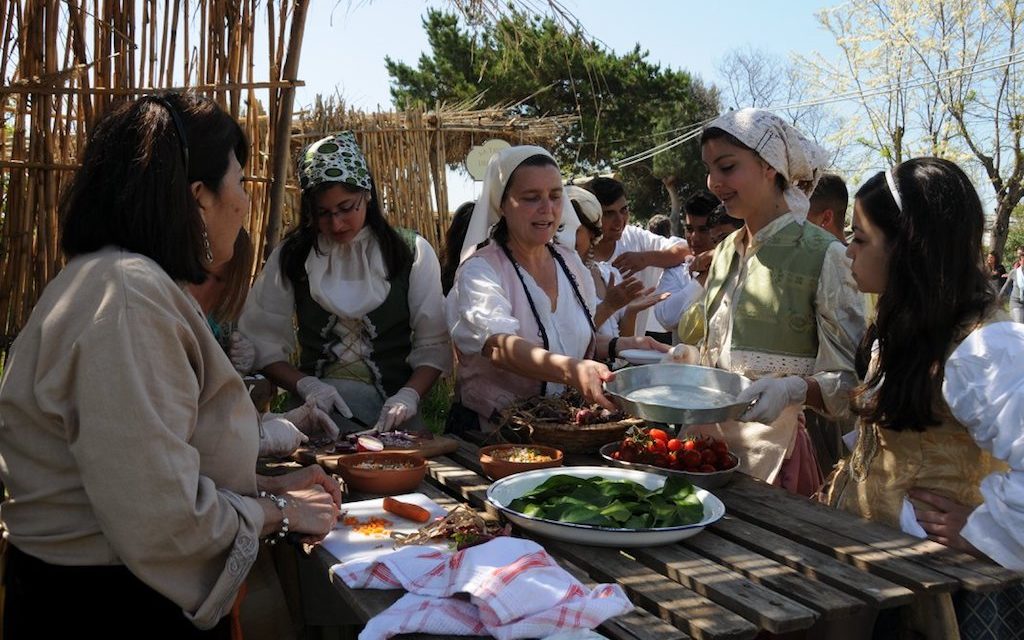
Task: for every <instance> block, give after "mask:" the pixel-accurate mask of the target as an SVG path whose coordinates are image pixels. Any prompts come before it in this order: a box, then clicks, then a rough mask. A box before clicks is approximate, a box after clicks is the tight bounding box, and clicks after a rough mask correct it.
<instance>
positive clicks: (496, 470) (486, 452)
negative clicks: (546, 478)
mask: <svg viewBox="0 0 1024 640" xmlns="http://www.w3.org/2000/svg"><path fill="white" fill-rule="evenodd" d="M516 449H531V450H533V451H536V452H537V454H538V455H542V456H547V457H549V458H551V459H550V460H539V461H537V462H512V461H510V460H508V459H507V457H508V456H509V455H511V454H512V452H513V451H514V450H516ZM562 457H563V456H562V452H561V450H559V449H556V448H554V447H546V446H544V445H539V444H492V445H490V446H489V447H484V448H482V449H480V466H481V467H483V470H484V474H485V475H486V476H487V477H488V478H490V479H491V480H497V479H499V478H504V477H505V476H510V475H512V474H513V473H519V472H520V471H532V470H533V469H549V468H551V467H560V466H562Z"/></svg>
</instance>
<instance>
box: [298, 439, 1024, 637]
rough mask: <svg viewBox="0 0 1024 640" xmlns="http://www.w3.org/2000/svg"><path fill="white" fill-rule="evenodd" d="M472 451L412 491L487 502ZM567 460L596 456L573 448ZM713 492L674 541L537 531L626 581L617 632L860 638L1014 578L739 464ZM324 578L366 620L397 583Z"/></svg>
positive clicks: (597, 570) (589, 571)
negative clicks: (631, 541)
mask: <svg viewBox="0 0 1024 640" xmlns="http://www.w3.org/2000/svg"><path fill="white" fill-rule="evenodd" d="M476 452H477V447H476V446H475V445H473V444H470V443H468V442H464V441H463V442H461V446H460V449H459V451H457V452H455V453H453V454H451V455H449V456H445V457H438V458H433V459H431V460H430V462H429V465H430V466H429V471H428V477H427V479H426V480H425V481H424V482H423V484H422V485H421V486H420V488H419V489H418V490H419V491H421V492H423V493H425V494H426V495H428V496H430V497H431V498H433V499H434V500H436V501H437V502H439V503H441V504H443V505H450V506H454V505H455V504H456V503H458V502H464V503H468V504H469V505H471V506H473V507H474V508H476V509H478V510H480V511H481V512H487V510H488V509H489V506H488V505H486V503H485V496H486V491H487V487H488V486H489V485H490V481H489V480H488V479H487V478H485V477H483V476H482V475H481V474H480V468H479V461H478V458H477V453H476ZM567 463H568V464H601V463H602V461H601V460H600V459H599V458H595V457H591V456H569V457H568V460H567ZM714 494H715V495H716V496H718V497H719V498H720V499H721V500H722V502H724V503H725V506H726V513H727V515H726V517H725V518H723V519H722V520H721V521H719V522H718V523H716V524H714V525H712V526H711V527H709V528H708V529H706V530H705V531H703V532H701V533H700V534H698V535H696V536H693V537H691V538H688V539H686V540H683V541H682V542H679V543H676V544H671V545H665V546H660V547H651V548H641V549H625V550H621V551H620V550H617V549H610V548H602V547H592V546H585V545H577V544H567V543H564V542H558V541H554V540H550V539H547V538H537V540H538V542H540V543H541V544H543V546H544V547H545V548H546V549H547V551H548V552H549V553H551V555H552V556H554V557H555V558H556V559H557V560H558V561H559V562H560V563H561V564H562V565H563V566H564V567H565V568H566V569H567V570H568V571H569V572H570V573H573V574H574V575H576V576H577V577H578V578H580V579H581V580H582V581H584V582H585V583H587V584H593V583H597V582H616V583H618V584H620V585H622V587H623V588H624V589H625V590H626V593H627V594H628V595H629V597H630V599H631V600H632V601H633V603H634V604H635V605H637V608H636V609H635V610H634V612H633V613H632V614H628V615H625V616H619V617H617V618H614V619H611V620H609V621H607V622H605V624H603V625H602V626H601V627H600V628H599V629H598V631H599V632H600V633H602V634H603V635H605V636H607V637H609V638H619V639H622V640H647V639H650V640H655V639H661V640H673V639H680V640H681V639H684V638H708V639H723V640H724V639H729V640H734V639H735V640H743V639H746V638H753V637H755V636H761V637H765V636H790V637H811V638H830V639H831V638H865V637H870V632H871V628H872V626H873V624H874V621H875V618H876V616H877V614H878V612H879V611H880V610H883V609H889V608H892V607H898V606H901V605H904V604H907V603H910V602H912V601H913V600H914V599H915V598H918V597H921V596H922V595H927V594H939V593H952V592H955V591H958V590H960V589H967V590H970V591H979V592H986V591H997V590H1001V589H1005V588H1007V587H1009V586H1012V585H1014V584H1017V583H1019V582H1020V580H1021V577H1022V576H1021V574H1018V573H1015V572H1012V571H1009V570H1006V569H1003V568H1002V567H999V566H997V565H995V564H993V563H991V562H987V561H982V560H978V559H975V558H973V557H971V556H968V555H966V554H963V553H959V552H956V551H953V550H951V549H949V548H947V547H944V546H942V545H939V544H937V543H934V542H930V541H927V540H920V539H918V538H914V537H911V536H907V535H906V534H903V533H902V532H899V531H896V530H894V529H892V528H890V527H887V526H884V525H880V524H877V523H873V522H869V521H866V520H863V519H861V518H858V517H856V516H853V515H851V514H848V513H845V512H841V511H836V510H834V509H830V508H828V507H826V506H823V505H819V504H816V503H813V502H811V501H809V500H807V499H805V498H800V497H799V496H795V495H793V494H790V493H788V492H786V491H784V490H782V489H779V488H777V487H773V486H770V485H767V484H765V483H763V482H759V481H757V480H753V479H751V478H749V477H747V476H744V475H742V474H736V476H734V479H733V481H732V482H731V483H730V484H729V485H727V486H726V487H722V488H719V489H715V490H714ZM489 513H490V517H496V514H495V513H493V512H489ZM523 533H524V532H521V531H520V532H518V533H517V535H523ZM314 553H315V554H316V557H317V558H318V559H319V560H320V561H321V562H322V563H323V565H324V566H325V567H327V568H329V567H330V566H331V565H333V564H335V563H336V562H337V560H336V559H335V558H334V557H333V556H331V555H330V553H328V552H327V551H325V550H324V549H322V548H319V547H317V548H316V549H315V551H314ZM331 579H332V582H333V584H334V585H335V587H336V589H337V591H338V593H339V594H340V596H341V597H342V599H343V600H344V601H345V602H346V603H347V604H348V605H349V606H351V607H352V608H354V609H355V610H356V612H357V613H358V614H359V615H360V616H362V617H364V618H365V619H367V620H368V619H369V618H371V617H372V616H374V615H376V614H377V613H380V612H381V611H383V610H384V609H386V608H387V607H388V606H390V605H391V604H392V603H394V602H395V601H396V600H397V599H398V598H400V597H401V595H402V594H403V593H404V592H403V591H401V590H395V591H375V590H367V589H360V590H353V589H349V588H348V587H346V586H345V585H344V583H342V582H341V581H340V580H339V579H337V578H335V577H334V576H333V575H332V576H331ZM402 637H410V638H411V637H413V636H402Z"/></svg>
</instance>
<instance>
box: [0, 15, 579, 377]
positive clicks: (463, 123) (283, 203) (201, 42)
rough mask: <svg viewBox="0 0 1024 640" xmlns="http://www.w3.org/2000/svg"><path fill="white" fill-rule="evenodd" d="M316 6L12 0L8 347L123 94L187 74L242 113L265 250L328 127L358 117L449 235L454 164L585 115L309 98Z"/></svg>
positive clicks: (411, 223)
mask: <svg viewBox="0 0 1024 640" xmlns="http://www.w3.org/2000/svg"><path fill="white" fill-rule="evenodd" d="M308 5H309V2H308V0H276V1H275V0H264V1H259V0H138V1H133V0H20V1H18V0H15V1H12V0H0V19H2V23H0V24H2V29H3V31H2V33H0V45H2V47H0V73H2V74H3V75H2V83H0V124H2V127H0V357H2V356H3V355H4V354H5V353H6V350H7V348H8V346H9V345H10V342H11V341H13V339H14V337H15V336H16V335H17V332H18V331H19V330H20V328H21V327H22V326H23V324H24V322H25V321H26V320H27V318H28V315H29V313H30V312H31V309H32V307H33V305H34V304H35V302H36V300H37V299H38V297H39V295H40V294H41V292H42V290H43V288H44V287H45V286H46V283H47V282H49V281H50V279H51V278H52V277H53V276H54V275H55V274H56V273H57V272H58V271H59V270H60V268H61V267H62V266H63V261H64V258H63V256H62V255H61V253H60V251H59V249H58V234H59V220H58V202H59V198H60V194H61V191H62V189H63V188H64V187H65V186H66V184H67V182H68V179H69V178H70V176H71V175H72V172H73V171H74V170H75V169H76V168H77V166H78V163H77V157H78V153H79V151H80V150H81V149H82V147H83V144H84V142H85V140H86V139H87V137H88V135H89V132H90V131H91V128H92V126H93V125H94V124H95V123H96V122H97V120H98V119H99V118H100V117H101V116H102V115H103V114H104V113H105V112H106V111H108V110H109V109H110V108H111V107H112V106H115V105H116V104H118V103H120V102H122V101H125V100H131V99H134V98H136V97H137V96H139V95H144V94H146V93H152V92H156V91H163V90H170V89H174V90H186V89H188V90H192V91H197V92H200V93H203V94H206V95H208V96H209V97H211V98H213V99H214V100H216V101H217V102H218V103H219V104H220V105H221V107H222V108H224V109H225V110H227V111H228V112H229V113H231V114H232V115H233V116H234V117H235V118H237V119H238V120H239V122H240V123H241V125H242V128H243V129H244V130H245V132H246V134H247V136H248V137H249V141H250V145H251V149H250V154H249V158H250V161H249V165H248V166H247V167H246V174H247V178H248V181H249V185H248V189H249V193H250V195H251V198H252V204H251V208H250V212H249V220H248V225H249V230H250V234H251V237H252V238H253V242H254V244H255V245H256V249H257V255H259V256H262V257H265V256H266V254H267V253H268V252H269V250H270V249H271V248H272V247H273V246H274V245H275V244H276V243H277V241H278V239H279V238H280V236H281V233H282V230H284V229H287V228H288V227H289V226H290V225H291V224H293V223H294V219H295V215H294V212H296V211H297V210H298V209H297V207H298V197H299V194H298V189H297V186H296V181H295V179H294V175H293V173H294V158H295V157H296V155H297V154H298V152H299V150H300V149H301V147H303V146H304V145H305V144H308V143H309V142H310V141H312V140H314V139H316V138H319V137H322V136H324V135H327V134H328V133H331V132H334V131H338V130H340V129H352V130H354V131H355V132H356V136H357V138H358V139H359V141H360V143H361V145H362V146H363V147H364V149H365V151H366V154H367V156H368V161H369V164H370V167H371V170H372V171H373V173H374V177H375V180H376V183H377V186H378V189H379V191H380V193H381V196H382V198H383V200H384V205H385V208H386V210H387V211H388V212H389V216H390V219H391V221H392V223H393V224H396V225H399V226H406V227H410V228H413V229H415V230H417V231H418V232H419V233H421V234H422V235H423V236H424V237H426V238H427V239H428V240H429V241H430V242H431V243H432V244H433V245H434V247H435V248H437V249H440V248H441V243H442V238H443V231H444V229H446V228H447V224H448V215H449V214H448V209H449V203H448V202H447V185H446V180H445V167H446V166H451V165H455V164H457V163H458V162H460V161H461V160H462V159H464V158H465V156H466V153H467V152H468V150H469V148H470V147H471V146H472V145H473V144H479V143H480V142H483V141H484V140H486V139H488V138H491V137H497V138H503V139H505V140H509V141H511V142H513V143H533V144H540V145H550V144H551V143H553V142H554V140H555V139H556V138H557V137H558V136H559V135H560V134H561V133H562V132H563V131H564V130H565V129H566V128H567V127H568V126H569V125H570V124H571V119H567V118H564V117H559V118H540V119H535V120H529V119H524V118H519V117H517V116H515V115H514V112H513V111H511V110H510V109H509V108H508V107H509V105H505V106H499V107H494V108H488V109H476V108H475V104H463V105H454V106H450V107H445V106H439V107H437V108H435V109H434V110H432V111H429V112H423V111H409V112H399V113H374V114H367V113H361V112H358V111H354V110H351V109H347V108H345V106H344V105H343V104H342V103H340V102H336V101H332V100H322V99H320V98H317V100H316V102H315V104H314V105H313V106H312V107H310V108H309V109H305V110H302V111H299V112H297V113H296V112H295V110H294V109H293V104H294V94H295V88H296V87H298V86H302V85H303V82H302V81H300V80H299V78H298V65H299V60H300V55H301V50H302V36H303V30H304V27H305V20H306V13H307V9H308ZM264 50H265V51H266V55H267V58H266V60H265V64H260V65H259V67H260V68H261V69H263V71H261V73H265V75H264V76H263V77H257V61H256V52H257V51H264ZM261 62H262V61H261ZM342 80H343V79H342V78H340V77H339V78H338V79H337V81H338V82H341V81H342ZM282 139H286V140H287V142H286V143H284V144H278V141H279V140H282ZM257 262H259V263H262V260H258V261H257ZM257 268H258V267H257Z"/></svg>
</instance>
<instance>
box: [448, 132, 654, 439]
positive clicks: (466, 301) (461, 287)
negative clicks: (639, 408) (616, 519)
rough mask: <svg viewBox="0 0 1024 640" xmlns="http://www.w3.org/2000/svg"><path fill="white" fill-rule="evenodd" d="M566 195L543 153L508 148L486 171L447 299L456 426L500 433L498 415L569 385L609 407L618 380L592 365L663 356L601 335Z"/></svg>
mask: <svg viewBox="0 0 1024 640" xmlns="http://www.w3.org/2000/svg"><path fill="white" fill-rule="evenodd" d="M563 190H564V189H563V186H562V178H561V174H560V173H559V170H558V165H557V164H556V162H555V160H554V158H552V157H551V154H549V153H548V152H547V151H545V150H544V149H542V148H540V147H532V146H519V147H510V148H508V149H504V150H502V151H501V152H499V153H497V154H495V156H494V157H492V158H491V161H490V164H488V167H487V175H486V177H485V178H484V184H483V193H482V194H481V196H480V198H479V199H478V200H477V203H476V207H475V208H474V211H473V217H472V219H471V220H470V223H469V229H468V231H467V233H466V240H465V242H464V244H463V251H462V259H463V264H462V266H460V267H459V271H458V273H457V274H456V276H455V286H454V287H453V288H452V290H451V292H450V293H449V296H448V300H447V316H448V326H449V328H450V329H451V335H452V340H453V342H454V343H455V347H456V351H457V353H458V357H459V368H458V379H457V382H456V401H457V406H456V407H454V408H453V415H456V416H462V417H460V418H457V419H455V420H453V421H452V422H451V423H450V428H453V429H455V430H458V429H460V428H472V427H473V426H479V427H480V428H482V429H484V430H493V428H494V424H493V422H491V418H492V416H494V415H495V413H496V412H498V411H500V410H501V409H503V408H505V407H507V406H508V405H510V404H512V403H513V402H515V401H516V400H519V399H524V398H528V397H530V396H534V395H537V394H542V395H548V394H555V393H558V392H560V391H561V390H563V389H564V388H565V387H566V386H571V387H575V388H577V389H578V390H579V391H580V392H581V393H582V394H583V396H584V397H585V398H586V399H587V400H589V401H591V402H596V403H599V404H601V405H603V406H605V407H607V408H609V409H612V408H614V405H612V404H611V403H610V402H609V400H608V399H607V398H606V397H605V396H604V394H603V392H602V383H603V382H604V381H606V380H610V379H611V378H612V376H613V374H612V373H611V372H610V371H609V369H608V367H607V366H606V365H604V364H602V363H601V362H597V361H595V360H594V359H593V358H595V357H596V358H599V359H605V358H607V357H608V356H614V355H615V351H617V349H626V348H648V349H650V348H657V347H656V343H655V342H654V341H653V340H650V339H648V338H617V339H612V338H610V337H609V336H606V335H600V334H598V333H597V331H596V327H595V325H594V310H595V308H596V306H597V305H596V296H595V292H594V280H593V278H591V276H590V274H589V273H588V272H587V270H586V269H585V268H584V266H583V263H582V262H581V261H580V259H579V256H578V255H577V254H576V252H575V251H574V250H573V247H574V246H575V233H576V227H577V226H578V224H579V221H578V219H577V217H576V215H575V213H574V211H573V209H572V208H571V206H570V205H569V201H568V199H567V198H565V197H564V194H563ZM562 225H564V228H563V229H562V231H561V232H559V228H560V226H562ZM556 233H559V235H560V236H561V237H565V238H567V239H568V241H567V242H556V241H555V235H556ZM485 241H486V242H485ZM474 418H475V419H476V422H477V425H473V424H472V422H473V421H474V420H473V419H474ZM467 423H468V424H467Z"/></svg>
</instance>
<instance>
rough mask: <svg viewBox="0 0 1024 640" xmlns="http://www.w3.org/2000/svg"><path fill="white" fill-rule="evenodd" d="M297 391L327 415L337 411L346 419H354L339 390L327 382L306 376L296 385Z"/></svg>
mask: <svg viewBox="0 0 1024 640" xmlns="http://www.w3.org/2000/svg"><path fill="white" fill-rule="evenodd" d="M295 391H297V392H298V394H299V395H300V396H302V399H303V400H305V401H306V402H312V403H314V404H316V406H317V407H319V408H320V410H321V411H325V412H327V413H330V412H331V411H337V412H338V413H340V414H341V415H343V416H345V417H346V418H351V417H352V410H351V409H349V408H348V405H347V404H345V401H344V400H342V399H341V394H340V393H338V390H337V389H335V388H334V387H332V386H331V385H329V384H327V383H326V382H321V381H320V380H317V379H316V377H314V376H306V377H305V378H302V379H301V380H299V381H298V383H297V384H296V385H295Z"/></svg>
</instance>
